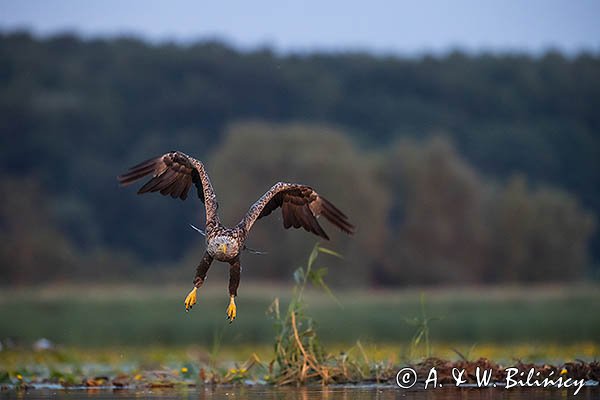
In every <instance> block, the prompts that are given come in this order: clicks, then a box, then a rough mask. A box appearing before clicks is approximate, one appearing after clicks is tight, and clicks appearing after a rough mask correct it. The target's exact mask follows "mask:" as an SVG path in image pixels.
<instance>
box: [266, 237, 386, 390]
mask: <svg viewBox="0 0 600 400" xmlns="http://www.w3.org/2000/svg"><path fill="white" fill-rule="evenodd" d="M320 254H326V255H329V256H333V257H339V258H341V255H339V254H338V253H336V252H334V251H333V250H330V249H327V248H325V247H323V246H322V245H321V244H320V243H317V244H316V245H315V246H314V247H313V249H312V251H311V253H310V255H309V257H308V260H307V262H306V265H305V266H303V267H300V268H298V269H297V270H296V271H295V272H294V282H295V286H294V288H293V291H292V293H293V294H292V297H291V300H290V304H289V306H288V308H287V310H286V312H285V313H283V314H282V312H281V308H280V301H279V298H275V300H274V301H273V303H272V304H271V306H270V307H269V314H270V315H271V316H272V317H273V319H274V321H275V324H274V325H275V331H276V335H275V346H274V347H275V348H274V351H275V359H274V361H273V362H272V363H271V366H270V369H271V371H273V373H274V378H273V383H275V384H277V385H289V384H295V385H302V384H305V383H307V382H310V381H319V382H321V383H323V384H329V383H334V382H335V383H342V382H353V381H365V380H373V379H374V380H376V381H380V380H382V379H383V380H387V379H389V377H390V376H391V375H390V374H393V368H392V365H391V364H390V363H388V364H386V365H384V364H382V363H371V362H370V360H369V358H368V356H367V355H366V352H365V351H364V348H363V347H362V345H361V343H360V342H357V344H356V346H355V348H356V350H358V351H359V352H360V356H361V357H352V355H351V353H352V352H353V349H351V350H350V351H348V352H342V353H341V354H339V355H337V356H335V355H332V354H331V353H328V352H326V350H325V348H324V347H323V346H322V344H321V343H320V340H319V336H318V334H317V327H316V324H315V322H314V320H313V319H312V318H311V317H310V316H309V314H308V313H307V310H306V307H307V305H306V302H305V301H304V293H305V290H306V287H307V285H308V284H311V285H312V286H314V287H315V288H319V289H321V290H323V291H324V292H325V293H326V294H327V295H328V296H329V297H330V298H331V299H332V300H333V301H334V302H335V303H336V304H337V305H338V307H342V304H341V303H340V301H339V300H338V299H337V297H335V295H334V294H333V292H332V291H331V289H330V288H329V287H328V286H327V284H326V283H325V279H324V277H325V275H326V273H327V268H325V267H320V268H315V263H316V261H317V259H318V257H319V255H320Z"/></svg>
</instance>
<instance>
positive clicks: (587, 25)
mask: <svg viewBox="0 0 600 400" xmlns="http://www.w3.org/2000/svg"><path fill="white" fill-rule="evenodd" d="M22 28H26V29H29V30H31V31H33V32H34V33H35V34H37V35H40V36H47V35H52V34H55V33H59V32H65V31H71V32H77V33H79V34H81V35H83V36H85V37H97V36H117V35H123V34H126V35H134V36H139V37H142V38H145V39H147V40H150V41H155V42H163V41H176V42H181V43H190V42H194V41H197V40H206V39H222V40H225V41H227V42H228V43H230V44H231V45H234V46H236V47H238V48H242V49H252V48H257V47H263V46H269V47H271V48H273V49H274V50H276V51H278V52H284V53H287V52H307V51H315V50H319V51H356V50H361V51H368V52H372V53H383V54H401V55H412V54H421V53H430V52H433V53H443V52H447V51H450V50H453V49H461V50H464V51H470V52H480V51H492V52H506V51H518V52H529V53H538V54H540V53H543V52H544V51H547V50H548V49H557V50H561V51H563V52H565V53H569V54H576V53H578V52H580V51H592V52H596V53H598V52H600V1H598V0H501V1H493V2H492V1H485V0H448V1H392V0H390V1H381V0H371V1H358V0H321V1H317V0H296V1H287V0H264V1H263V0H254V1H233V0H230V1H205V0H195V1H193V0H190V1H184V0H172V1H162V0H102V1H99V0H95V1H93V0H90V1H82V0H0V30H1V31H4V32H10V31H14V30H17V29H22Z"/></svg>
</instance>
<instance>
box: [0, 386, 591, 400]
mask: <svg viewBox="0 0 600 400" xmlns="http://www.w3.org/2000/svg"><path fill="white" fill-rule="evenodd" d="M159 398H160V399H207V400H212V399H231V400H233V399H248V400H271V399H273V400H275V399H277V400H279V399H281V400H283V399H285V400H375V399H376V400H387V399H417V400H429V399H436V400H450V399H465V400H481V399H485V400H499V399H506V400H528V399H546V400H553V399H561V400H562V399H565V398H573V390H572V389H570V390H565V389H556V388H545V389H540V388H535V389H532V388H511V389H503V388H460V389H457V388H442V389H439V388H438V389H431V390H422V389H419V390H404V389H400V388H398V387H396V386H329V387H321V386H310V387H301V388H296V387H284V388H276V387H271V386H253V387H246V386H214V387H213V386H207V387H200V388H181V389H143V390H139V389H136V390H129V389H126V390H110V389H71V390H64V389H59V390H52V389H34V390H27V391H20V392H17V391H14V390H5V391H0V399H2V400H4V399H61V400H72V399H159ZM574 398H576V399H586V400H587V399H598V398H600V388H599V387H598V386H596V387H584V388H583V389H581V391H580V392H579V393H578V394H577V396H575V397H574Z"/></svg>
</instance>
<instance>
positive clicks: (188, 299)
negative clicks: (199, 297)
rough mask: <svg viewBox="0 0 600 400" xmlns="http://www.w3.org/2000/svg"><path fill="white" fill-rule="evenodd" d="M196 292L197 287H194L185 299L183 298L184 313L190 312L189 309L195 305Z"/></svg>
mask: <svg viewBox="0 0 600 400" xmlns="http://www.w3.org/2000/svg"><path fill="white" fill-rule="evenodd" d="M197 290H198V288H197V287H194V288H193V289H192V290H191V291H190V293H189V294H188V295H187V297H186V298H185V312H188V311H189V310H190V308H192V306H193V305H194V304H196V291H197Z"/></svg>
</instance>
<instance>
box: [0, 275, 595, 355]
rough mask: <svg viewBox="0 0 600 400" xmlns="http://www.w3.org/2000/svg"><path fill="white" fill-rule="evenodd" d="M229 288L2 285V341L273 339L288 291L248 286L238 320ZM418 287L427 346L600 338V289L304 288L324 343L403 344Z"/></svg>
mask: <svg viewBox="0 0 600 400" xmlns="http://www.w3.org/2000/svg"><path fill="white" fill-rule="evenodd" d="M225 288H226V285H225V284H222V283H220V282H210V284H207V289H206V290H204V291H202V293H201V294H200V297H199V301H198V304H197V305H196V306H195V307H194V309H193V310H192V311H191V312H190V313H188V314H186V313H185V312H184V308H183V297H184V296H185V293H186V292H187V290H188V289H189V288H188V287H187V286H182V287H156V286H154V287H130V286H97V287H87V288H86V287H75V286H68V287H57V286H55V287H45V288H25V289H3V290H2V291H1V292H0V321H2V322H1V323H0V339H1V338H7V337H10V338H13V341H14V342H17V343H22V344H27V343H31V342H32V341H34V340H36V339H38V338H40V337H45V338H48V339H50V340H52V341H54V342H56V343H60V344H62V345H66V346H79V347H101V346H115V345H118V346H140V345H162V346H187V345H197V346H201V347H204V348H210V347H211V346H212V343H213V342H214V340H215V338H218V340H219V342H221V343H223V344H225V345H232V344H236V345H244V344H252V345H262V346H268V345H269V344H271V343H272V341H273V335H274V331H273V321H272V320H271V319H270V317H269V316H267V315H266V313H265V311H266V309H267V308H268V306H269V304H270V303H271V302H272V300H273V299H274V297H276V296H278V297H279V298H280V299H281V303H282V305H285V304H286V302H287V301H289V293H290V290H289V288H285V287H283V288H282V287H273V286H265V285H253V284H248V283H246V284H245V285H243V286H242V288H241V290H240V293H239V295H240V296H239V298H238V301H237V304H238V318H237V319H236V321H235V322H234V323H233V324H231V325H229V324H228V323H227V321H226V319H225V308H226V306H227V300H228V299H227V296H226V291H225ZM421 292H424V293H425V299H426V310H427V314H428V315H429V316H431V317H440V318H441V319H439V320H436V321H433V322H431V324H430V333H431V339H432V341H433V343H436V342H437V343H462V344H465V346H466V345H472V344H477V343H480V344H481V343H500V344H517V343H558V344H563V345H568V344H573V343H581V342H588V343H598V341H599V340H600V290H599V288H598V287H597V286H556V287H554V286H544V287H533V288H531V287H523V288H518V287H515V288H506V287H504V288H500V287H495V288H458V289H457V288H452V289H426V290H423V291H419V290H397V291H390V290H386V291H369V292H367V291H348V292H338V293H336V295H337V297H338V298H339V299H340V302H341V303H342V305H343V308H340V307H339V306H338V305H337V304H336V303H335V302H333V301H332V300H331V299H330V298H329V297H328V296H327V295H325V294H322V293H317V292H307V294H306V300H307V303H308V310H307V311H308V312H309V313H310V315H311V316H312V317H313V318H314V320H315V321H316V322H317V324H318V329H319V335H320V338H321V340H322V341H323V342H324V343H326V344H353V343H355V342H356V340H361V341H363V342H365V343H407V342H410V340H411V338H412V336H413V334H414V332H415V327H414V326H411V325H409V324H408V323H407V322H406V320H405V318H411V317H415V316H418V315H419V314H420V303H419V294H420V293H421Z"/></svg>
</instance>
